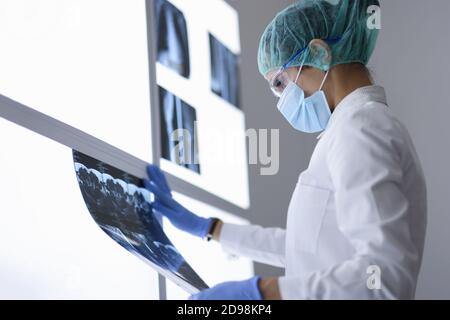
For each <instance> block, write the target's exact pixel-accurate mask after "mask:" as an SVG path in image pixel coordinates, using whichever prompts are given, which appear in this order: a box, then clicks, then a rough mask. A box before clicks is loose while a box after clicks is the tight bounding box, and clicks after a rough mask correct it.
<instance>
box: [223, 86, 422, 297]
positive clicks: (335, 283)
mask: <svg viewBox="0 0 450 320" xmlns="http://www.w3.org/2000/svg"><path fill="white" fill-rule="evenodd" d="M411 112H414V110H411ZM319 139H320V140H319V142H318V144H317V146H316V148H315V151H314V153H313V155H312V158H311V162H310V164H309V167H308V169H307V170H306V171H305V172H303V173H301V174H300V176H299V179H298V182H297V186H296V188H295V190H294V193H293V195H292V199H291V202H290V205H289V210H288V219H287V227H286V230H283V229H277V228H273V229H264V228H261V227H258V226H237V225H232V224H225V225H224V226H223V229H222V233H221V238H220V241H221V244H222V247H223V248H224V249H225V251H227V252H230V253H233V254H237V255H243V256H247V257H250V258H252V259H253V260H255V261H258V262H262V263H266V264H271V265H274V266H279V267H285V270H286V274H285V276H284V277H281V278H280V279H279V288H280V292H281V296H282V298H283V299H412V298H414V295H415V289H416V282H417V277H418V273H419V269H420V265H421V260H422V253H423V247H424V238H425V229H426V210H427V203H426V186H425V179H424V176H423V173H422V169H421V166H420V163H419V159H418V157H417V154H416V152H415V150H414V146H413V143H412V141H411V138H410V136H409V134H408V132H407V130H406V129H405V127H404V126H403V125H402V124H401V123H400V122H399V121H398V120H397V119H396V118H395V117H394V116H393V115H392V113H391V110H390V109H389V108H388V107H387V103H386V96H385V92H384V89H383V88H382V87H378V86H369V87H364V88H360V89H358V90H356V91H354V92H353V93H351V94H350V95H349V96H347V97H346V98H345V99H344V100H343V101H342V102H341V103H340V104H339V105H338V106H337V108H336V109H335V111H334V113H333V115H332V117H331V119H330V122H329V124H328V126H327V129H326V130H325V131H324V133H323V134H322V135H321V136H319ZM261 214H269V213H267V212H264V213H263V212H261ZM371 266H375V267H371ZM377 268H379V269H377ZM374 270H375V273H373V272H374ZM377 270H379V271H380V272H381V273H380V274H379V273H378V271H377ZM378 275H379V277H378ZM373 277H377V278H376V279H375V280H374V278H373ZM368 280H369V281H370V283H372V286H369V285H368ZM378 280H379V281H378ZM377 284H381V288H380V289H377ZM374 287H375V288H374Z"/></svg>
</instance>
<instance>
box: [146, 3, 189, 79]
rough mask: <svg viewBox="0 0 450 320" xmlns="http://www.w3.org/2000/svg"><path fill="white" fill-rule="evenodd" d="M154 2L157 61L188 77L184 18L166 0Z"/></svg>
mask: <svg viewBox="0 0 450 320" xmlns="http://www.w3.org/2000/svg"><path fill="white" fill-rule="evenodd" d="M154 4H155V19H156V22H155V24H156V37H157V40H156V43H157V59H158V62H160V63H161V64H163V65H165V66H166V67H168V68H170V69H172V70H173V71H175V72H177V73H178V74H180V75H182V76H183V77H185V78H188V77H189V74H190V61H189V42H188V34H187V27H186V19H185V18H184V15H183V13H182V12H181V11H180V10H178V9H177V8H176V7H175V6H174V5H173V4H171V3H170V2H168V1H166V0H155V2H154Z"/></svg>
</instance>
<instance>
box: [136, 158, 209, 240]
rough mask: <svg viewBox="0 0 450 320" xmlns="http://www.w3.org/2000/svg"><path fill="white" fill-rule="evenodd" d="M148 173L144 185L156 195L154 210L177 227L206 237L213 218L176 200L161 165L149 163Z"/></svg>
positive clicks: (153, 204)
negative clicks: (196, 211)
mask: <svg viewBox="0 0 450 320" xmlns="http://www.w3.org/2000/svg"><path fill="white" fill-rule="evenodd" d="M147 174H148V177H149V179H145V180H144V186H145V188H146V189H147V190H148V191H150V192H151V193H153V194H154V195H155V199H156V200H155V201H154V202H153V203H152V207H153V210H155V211H156V212H158V213H160V214H162V215H163V216H165V217H167V219H169V221H170V222H171V223H172V224H173V225H174V226H175V227H176V228H178V229H180V230H183V231H185V232H187V233H190V234H192V235H194V236H197V237H200V238H204V237H206V235H207V234H208V231H209V228H210V226H211V223H212V219H206V218H202V217H199V216H197V215H196V214H194V213H192V212H190V211H189V210H187V209H186V208H184V207H183V206H182V205H180V204H179V203H178V202H177V201H175V200H174V199H173V198H172V192H171V190H170V187H169V185H168V183H167V180H166V177H165V176H164V173H163V172H162V171H161V169H159V167H157V166H154V165H149V166H148V167H147Z"/></svg>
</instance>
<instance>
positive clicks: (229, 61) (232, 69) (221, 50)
mask: <svg viewBox="0 0 450 320" xmlns="http://www.w3.org/2000/svg"><path fill="white" fill-rule="evenodd" d="M209 44H210V49H211V90H212V91H213V92H214V93H215V94H217V95H219V96H220V97H222V98H223V99H225V100H226V101H228V102H229V103H231V104H232V105H234V106H236V107H238V108H239V107H240V100H239V99H240V92H239V89H240V77H239V56H238V55H236V54H234V53H233V52H231V51H230V49H228V48H227V47H226V46H225V45H224V44H223V43H221V42H220V41H219V40H217V39H216V38H215V37H214V36H213V35H211V34H210V35H209Z"/></svg>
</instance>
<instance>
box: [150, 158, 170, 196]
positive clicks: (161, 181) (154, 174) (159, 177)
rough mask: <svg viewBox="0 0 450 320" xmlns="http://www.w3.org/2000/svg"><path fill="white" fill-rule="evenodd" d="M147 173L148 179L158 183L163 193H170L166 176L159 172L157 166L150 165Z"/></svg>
mask: <svg viewBox="0 0 450 320" xmlns="http://www.w3.org/2000/svg"><path fill="white" fill-rule="evenodd" d="M147 169H148V170H147V173H148V174H149V175H150V177H153V178H154V179H155V180H157V181H158V183H159V184H160V186H161V188H162V189H163V191H166V192H168V193H170V192H171V190H170V187H169V184H168V183H167V179H166V176H165V175H164V173H163V172H162V171H161V169H160V168H159V167H158V166H155V165H150V166H148V167H147Z"/></svg>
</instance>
